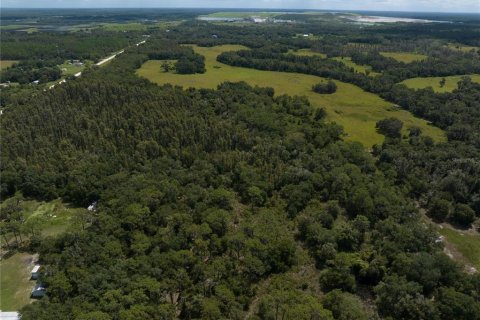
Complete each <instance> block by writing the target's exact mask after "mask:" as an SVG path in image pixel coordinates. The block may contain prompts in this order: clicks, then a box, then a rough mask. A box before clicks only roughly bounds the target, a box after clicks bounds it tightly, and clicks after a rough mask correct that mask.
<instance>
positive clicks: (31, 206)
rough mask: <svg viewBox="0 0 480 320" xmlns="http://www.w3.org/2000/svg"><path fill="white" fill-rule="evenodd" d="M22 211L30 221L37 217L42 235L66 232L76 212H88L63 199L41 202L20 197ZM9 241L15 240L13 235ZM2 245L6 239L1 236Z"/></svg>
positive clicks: (2, 205) (8, 235)
mask: <svg viewBox="0 0 480 320" xmlns="http://www.w3.org/2000/svg"><path fill="white" fill-rule="evenodd" d="M16 199H17V196H15V197H12V198H10V199H7V200H5V201H4V202H3V203H2V204H1V206H0V210H2V209H3V208H5V207H6V206H7V205H8V203H9V202H12V201H16ZM20 199H21V200H20V208H21V213H22V215H23V217H24V219H25V221H28V220H30V219H36V220H35V221H36V222H37V225H38V229H39V231H40V232H41V234H42V236H55V235H57V234H60V233H62V232H65V231H66V230H67V229H68V228H70V227H71V226H72V224H73V220H74V217H75V215H76V214H80V213H82V212H86V211H87V210H86V209H84V208H74V207H71V206H70V205H68V204H66V203H64V202H62V201H61V199H56V200H52V201H50V202H44V201H42V202H40V201H37V200H30V199H23V198H20ZM7 239H9V243H11V242H12V241H15V240H14V239H15V238H14V237H13V235H10V234H7ZM0 245H1V246H4V245H5V239H4V238H3V237H2V238H0Z"/></svg>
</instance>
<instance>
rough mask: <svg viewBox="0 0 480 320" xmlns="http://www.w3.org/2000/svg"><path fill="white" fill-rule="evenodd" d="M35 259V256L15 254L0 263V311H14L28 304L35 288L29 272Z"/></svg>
mask: <svg viewBox="0 0 480 320" xmlns="http://www.w3.org/2000/svg"><path fill="white" fill-rule="evenodd" d="M36 259H37V258H36V255H32V254H28V253H16V254H14V255H13V256H11V257H9V258H8V259H5V260H1V261H0V310H3V311H16V310H18V309H20V308H22V307H23V306H25V305H27V304H28V303H29V302H30V292H31V290H32V288H33V287H34V286H35V281H32V280H30V272H31V270H32V268H33V266H34V264H35V261H36Z"/></svg>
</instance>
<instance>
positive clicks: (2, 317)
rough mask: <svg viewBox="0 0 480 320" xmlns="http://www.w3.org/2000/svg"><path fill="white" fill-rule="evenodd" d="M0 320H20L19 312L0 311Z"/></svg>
mask: <svg viewBox="0 0 480 320" xmlns="http://www.w3.org/2000/svg"><path fill="white" fill-rule="evenodd" d="M0 320H20V314H19V313H18V312H16V311H13V312H10V311H9V312H5V311H0Z"/></svg>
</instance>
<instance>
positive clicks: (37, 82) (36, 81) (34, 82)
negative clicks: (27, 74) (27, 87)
mask: <svg viewBox="0 0 480 320" xmlns="http://www.w3.org/2000/svg"><path fill="white" fill-rule="evenodd" d="M32 83H33V84H39V83H40V80H35V81H33V82H32Z"/></svg>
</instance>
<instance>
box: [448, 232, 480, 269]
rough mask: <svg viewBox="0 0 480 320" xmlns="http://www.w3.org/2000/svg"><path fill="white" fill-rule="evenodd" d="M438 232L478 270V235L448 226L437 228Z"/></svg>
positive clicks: (479, 247) (479, 251) (479, 237)
mask: <svg viewBox="0 0 480 320" xmlns="http://www.w3.org/2000/svg"><path fill="white" fill-rule="evenodd" d="M438 232H439V233H440V234H441V235H443V236H444V237H445V238H446V239H447V241H448V242H450V243H452V244H453V245H454V246H455V247H456V249H457V250H458V251H459V252H460V253H461V254H462V255H463V256H464V257H465V259H467V260H468V262H469V263H471V264H472V265H473V266H474V267H475V268H476V269H477V270H480V235H478V234H469V233H466V232H465V233H464V232H461V231H458V230H454V229H451V228H449V227H444V228H443V229H438Z"/></svg>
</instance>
